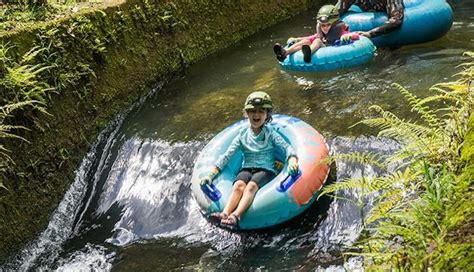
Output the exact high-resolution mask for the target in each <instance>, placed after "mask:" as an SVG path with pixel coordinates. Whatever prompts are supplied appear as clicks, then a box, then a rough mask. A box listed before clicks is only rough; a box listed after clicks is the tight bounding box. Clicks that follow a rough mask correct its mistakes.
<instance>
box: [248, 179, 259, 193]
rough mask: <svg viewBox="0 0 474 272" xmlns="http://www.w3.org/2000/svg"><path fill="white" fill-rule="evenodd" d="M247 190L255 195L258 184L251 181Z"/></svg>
mask: <svg viewBox="0 0 474 272" xmlns="http://www.w3.org/2000/svg"><path fill="white" fill-rule="evenodd" d="M245 190H246V191H248V192H251V193H254V192H256V191H257V190H258V185H257V183H255V182H253V181H251V182H249V183H248V184H247V186H246V187H245Z"/></svg>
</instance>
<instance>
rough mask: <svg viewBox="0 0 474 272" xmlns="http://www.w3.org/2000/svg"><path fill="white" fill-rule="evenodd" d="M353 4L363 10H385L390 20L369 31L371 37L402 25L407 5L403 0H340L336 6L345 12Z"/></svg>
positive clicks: (341, 11)
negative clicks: (404, 4) (405, 5)
mask: <svg viewBox="0 0 474 272" xmlns="http://www.w3.org/2000/svg"><path fill="white" fill-rule="evenodd" d="M352 5H357V6H359V7H360V8H361V9H362V10H363V11H383V12H386V13H387V15H388V20H387V21H386V22H385V23H384V24H383V25H381V26H379V27H376V28H374V29H372V30H370V31H369V34H370V36H371V37H376V36H379V35H383V34H387V33H389V32H392V31H393V30H395V29H397V28H398V27H400V26H401V24H402V22H403V16H404V11H405V7H404V6H403V1H402V0H339V1H338V2H337V4H336V6H337V7H338V8H339V14H340V15H341V16H342V15H343V14H345V13H346V12H347V11H348V10H349V8H350V7H351V6H352Z"/></svg>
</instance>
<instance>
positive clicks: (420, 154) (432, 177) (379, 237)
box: [322, 52, 474, 271]
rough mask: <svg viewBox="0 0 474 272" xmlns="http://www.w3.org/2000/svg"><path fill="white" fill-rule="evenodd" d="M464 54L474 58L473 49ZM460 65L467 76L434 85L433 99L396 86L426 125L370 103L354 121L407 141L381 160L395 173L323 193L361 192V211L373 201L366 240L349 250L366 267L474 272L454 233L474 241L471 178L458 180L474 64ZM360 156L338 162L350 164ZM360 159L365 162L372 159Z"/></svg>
mask: <svg viewBox="0 0 474 272" xmlns="http://www.w3.org/2000/svg"><path fill="white" fill-rule="evenodd" d="M466 55H467V56H468V57H470V58H473V59H474V53H473V52H470V53H467V54H466ZM461 67H462V68H463V71H462V72H460V73H458V74H457V75H456V76H458V77H460V78H459V79H457V80H455V81H451V82H446V83H439V84H436V85H434V86H433V87H431V89H430V90H431V91H433V92H434V93H435V94H434V95H433V96H430V97H427V98H424V99H420V98H418V97H416V96H415V95H413V94H411V93H410V92H409V91H408V90H406V89H405V88H403V87H402V86H400V85H397V84H395V85H394V86H395V87H396V88H397V89H398V90H399V91H400V92H401V93H402V94H403V96H404V97H405V98H406V99H407V101H408V102H409V104H410V106H411V107H412V111H413V112H416V113H417V114H419V115H420V117H421V119H422V123H416V122H413V121H406V120H403V119H400V118H398V117H397V116H396V115H394V114H393V113H390V112H387V111H384V110H383V109H382V108H381V107H379V106H372V107H370V109H372V110H374V111H375V112H376V114H377V115H378V116H377V117H375V118H372V119H368V120H363V121H360V122H358V123H357V124H355V125H360V124H364V125H367V126H369V127H373V128H377V129H379V130H380V131H379V136H384V137H390V138H393V139H396V140H398V141H400V143H402V146H403V147H402V148H401V149H400V150H399V151H397V152H395V153H394V154H392V155H391V156H389V157H388V158H386V159H384V163H386V164H391V165H393V164H395V165H397V164H398V165H399V167H398V169H399V170H398V171H395V172H393V173H389V174H385V175H383V176H370V177H360V178H352V179H347V180H344V181H342V182H339V183H335V184H331V185H329V186H327V187H326V188H324V189H323V193H322V194H328V193H331V194H333V193H335V192H337V191H339V190H357V191H358V192H360V193H358V198H359V199H358V200H356V202H357V203H358V204H359V206H360V207H363V202H364V199H365V198H366V197H367V196H370V195H374V196H376V197H375V198H374V205H373V207H372V208H371V210H370V212H369V214H368V215H367V216H366V217H365V218H363V219H364V226H365V227H366V228H365V232H364V233H366V234H367V235H368V236H367V237H365V238H363V239H361V240H359V242H358V243H356V244H355V245H354V246H353V248H352V249H353V250H352V251H351V252H349V253H347V254H349V255H359V256H364V258H365V260H366V261H367V263H368V265H369V266H368V269H375V270H380V269H383V270H394V269H396V270H431V269H433V270H461V271H463V270H469V269H470V266H471V264H472V259H473V258H474V254H473V252H474V251H473V250H472V249H473V246H472V243H471V244H466V243H463V242H462V241H461V240H460V239H461V238H460V237H462V236H461V235H459V234H458V235H456V232H457V231H458V230H459V229H460V228H461V229H463V228H464V229H469V230H470V234H469V235H470V238H469V239H471V240H470V241H472V240H473V238H472V230H471V228H472V221H473V220H472V218H473V214H474V209H473V207H472V203H473V202H474V196H473V194H472V192H471V191H472V181H469V182H467V181H463V182H461V181H462V179H461V180H460V179H458V178H457V175H459V173H461V171H462V169H464V167H465V165H463V161H462V160H461V156H460V154H461V148H462V146H463V140H464V138H465V135H466V133H467V132H468V130H469V127H468V118H469V116H471V114H473V109H474V87H473V83H472V82H473V79H474V62H473V61H471V62H468V63H465V64H463V65H462V66H461ZM433 102H435V103H438V104H437V105H439V104H441V103H443V104H447V106H445V107H444V108H438V109H434V110H433V109H431V108H430V107H429V106H428V104H431V103H433ZM471 129H472V128H471ZM359 156H360V155H359V154H353V155H352V154H344V156H340V155H336V156H333V157H334V158H337V159H338V160H341V159H349V160H351V159H352V158H353V157H356V158H357V157H359ZM364 156H365V157H370V155H364ZM333 160H334V159H333ZM351 161H357V160H351ZM358 162H360V163H363V164H365V163H369V160H361V159H359V160H358ZM400 169H404V170H400ZM377 195H378V196H377ZM352 201H354V200H352ZM368 226H371V228H369V227H368ZM456 239H457V240H456ZM462 239H464V237H462ZM453 260H455V261H453Z"/></svg>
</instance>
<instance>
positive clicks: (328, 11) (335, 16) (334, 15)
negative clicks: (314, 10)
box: [316, 5, 340, 24]
mask: <svg viewBox="0 0 474 272" xmlns="http://www.w3.org/2000/svg"><path fill="white" fill-rule="evenodd" d="M339 18H340V17H339V11H338V10H337V7H336V6H334V5H324V6H322V7H321V8H320V9H319V11H318V15H317V16H316V19H317V20H318V22H319V23H322V24H328V23H330V24H333V23H334V22H337V21H338V20H339Z"/></svg>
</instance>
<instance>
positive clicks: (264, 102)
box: [244, 92, 273, 110]
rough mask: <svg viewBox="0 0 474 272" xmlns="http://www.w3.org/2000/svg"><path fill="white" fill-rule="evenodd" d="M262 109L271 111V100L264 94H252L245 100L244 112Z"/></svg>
mask: <svg viewBox="0 0 474 272" xmlns="http://www.w3.org/2000/svg"><path fill="white" fill-rule="evenodd" d="M255 107H262V108H264V109H269V110H272V109H273V103H272V98H271V97H270V95H268V94H267V93H266V92H253V93H251V94H250V95H249V96H248V97H247V99H246V100H245V105H244V110H250V109H254V108H255Z"/></svg>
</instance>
